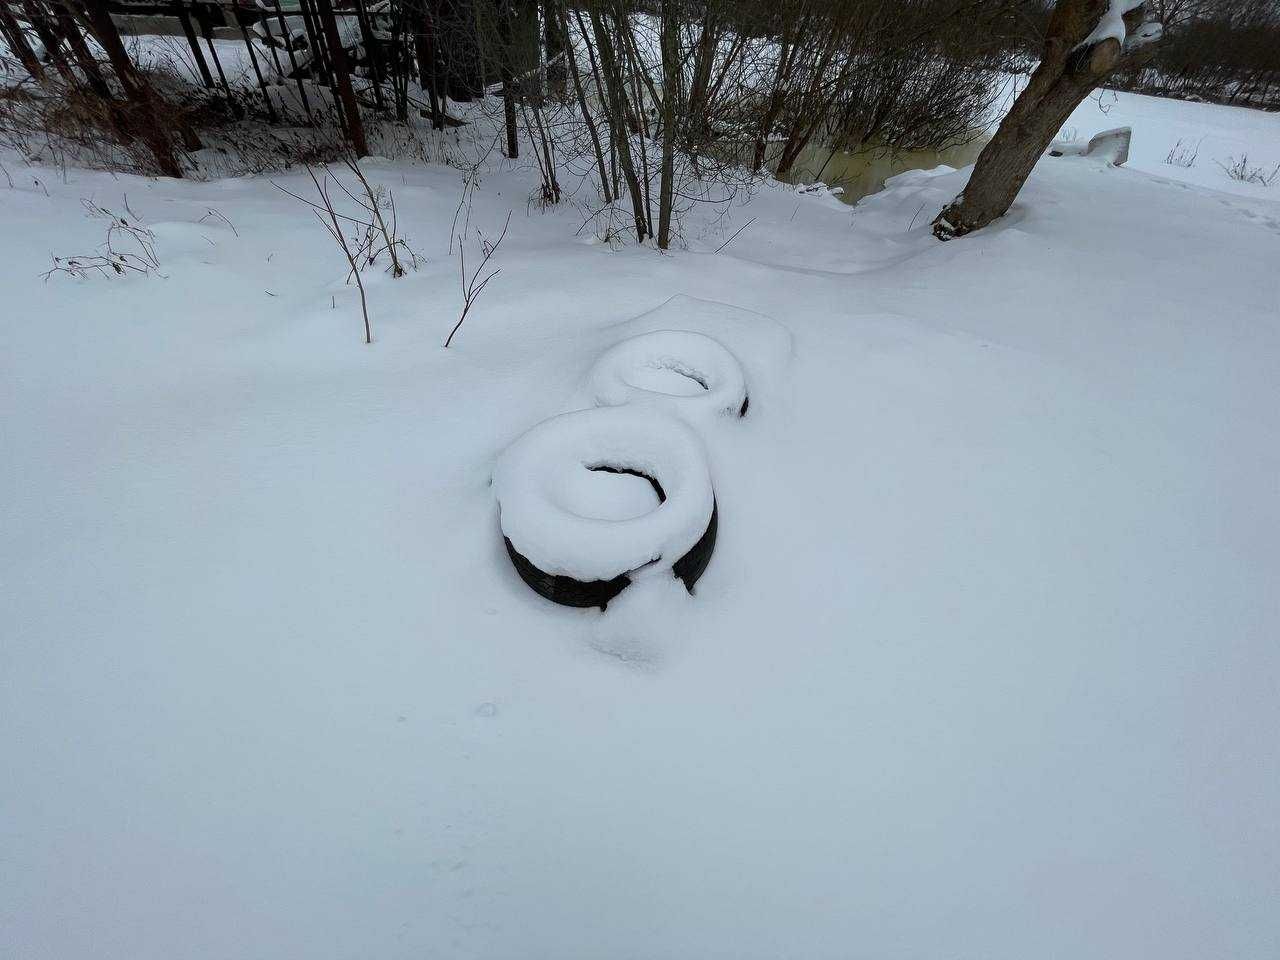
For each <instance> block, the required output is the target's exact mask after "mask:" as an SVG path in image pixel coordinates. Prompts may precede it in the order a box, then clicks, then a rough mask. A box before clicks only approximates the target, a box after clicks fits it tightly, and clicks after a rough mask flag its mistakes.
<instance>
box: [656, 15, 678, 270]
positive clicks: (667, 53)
mask: <svg viewBox="0 0 1280 960" xmlns="http://www.w3.org/2000/svg"><path fill="white" fill-rule="evenodd" d="M679 86H680V18H679V14H678V11H677V10H676V9H675V3H674V0H662V166H661V168H660V170H661V172H660V174H659V176H660V185H659V188H658V247H659V249H662V250H666V249H667V248H668V247H669V246H670V245H671V208H672V205H673V203H674V197H673V191H674V184H675V144H676V101H677V99H678V98H679Z"/></svg>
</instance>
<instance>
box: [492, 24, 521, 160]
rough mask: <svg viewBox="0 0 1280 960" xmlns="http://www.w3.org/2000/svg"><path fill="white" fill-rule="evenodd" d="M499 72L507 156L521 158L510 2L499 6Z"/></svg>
mask: <svg viewBox="0 0 1280 960" xmlns="http://www.w3.org/2000/svg"><path fill="white" fill-rule="evenodd" d="M496 12H497V16H498V72H499V76H501V78H502V117H503V121H504V123H505V124H506V128H507V156H508V157H510V158H511V159H513V160H514V159H515V158H516V157H518V156H520V133H519V131H518V130H517V129H516V93H515V80H514V78H513V76H512V73H511V61H512V58H513V57H514V56H515V43H514V38H513V36H512V30H511V18H512V16H514V12H513V11H512V9H511V3H510V0H507V2H504V3H502V4H500V5H499V6H498V9H497V11H496Z"/></svg>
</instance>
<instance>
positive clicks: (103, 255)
mask: <svg viewBox="0 0 1280 960" xmlns="http://www.w3.org/2000/svg"><path fill="white" fill-rule="evenodd" d="M80 203H81V205H82V206H83V207H84V208H85V211H86V212H87V213H88V215H89V216H90V217H92V218H94V219H99V220H106V221H107V235H106V238H105V239H104V240H103V241H102V243H101V244H100V245H99V247H98V250H97V252H95V253H88V254H80V255H77V256H71V257H54V258H53V266H52V267H50V268H49V269H48V270H46V271H45V272H44V273H43V274H41V276H42V277H43V278H44V280H45V281H46V282H47V281H48V280H49V278H50V277H52V276H53V275H54V274H58V273H62V274H66V275H67V276H69V277H76V278H79V279H83V278H87V277H93V276H97V277H107V278H110V277H123V276H126V275H128V274H131V273H135V274H140V275H141V276H144V277H145V276H149V275H150V274H153V273H158V272H159V270H160V260H159V259H158V258H157V257H156V237H155V234H154V233H152V232H151V231H150V230H148V229H147V228H146V227H145V226H143V225H142V223H141V222H140V221H139V220H138V218H137V216H136V215H134V214H133V212H132V211H129V210H128V200H126V201H125V210H126V211H127V212H128V215H127V216H126V215H125V214H119V213H115V212H114V211H112V210H109V209H107V208H106V207H103V206H100V205H98V204H96V203H94V202H93V201H92V200H88V199H82V200H81V201H80Z"/></svg>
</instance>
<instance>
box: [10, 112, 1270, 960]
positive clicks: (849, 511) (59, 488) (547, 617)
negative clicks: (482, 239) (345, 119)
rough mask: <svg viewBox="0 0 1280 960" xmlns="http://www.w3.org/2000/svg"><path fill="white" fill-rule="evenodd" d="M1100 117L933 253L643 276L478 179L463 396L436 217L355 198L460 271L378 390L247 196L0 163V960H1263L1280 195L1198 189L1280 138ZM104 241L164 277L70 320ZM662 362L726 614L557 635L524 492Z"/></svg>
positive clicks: (410, 313) (927, 242) (392, 347)
mask: <svg viewBox="0 0 1280 960" xmlns="http://www.w3.org/2000/svg"><path fill="white" fill-rule="evenodd" d="M1109 99H1111V95H1110V94H1107V95H1104V100H1109ZM1123 123H1132V124H1133V126H1134V128H1135V130H1134V151H1133V157H1132V159H1131V161H1130V164H1129V165H1128V166H1127V167H1125V168H1120V169H1113V168H1107V167H1103V166H1100V165H1098V164H1096V163H1093V162H1091V161H1088V160H1085V159H1083V158H1062V159H1046V160H1044V161H1043V162H1042V163H1041V164H1040V166H1039V168H1038V169H1037V172H1036V174H1035V175H1034V177H1033V178H1032V180H1031V182H1030V183H1029V185H1028V187H1027V189H1026V191H1025V192H1024V195H1023V197H1022V198H1021V199H1020V201H1019V203H1018V204H1017V206H1016V207H1015V209H1014V210H1013V211H1012V213H1011V214H1010V216H1008V217H1007V218H1005V219H1004V220H1003V221H1001V222H1000V223H999V224H997V225H995V226H993V227H992V228H990V229H988V230H985V231H982V232H981V233H979V234H976V235H974V236H972V237H969V238H965V239H963V240H960V241H956V242H953V243H949V244H945V245H943V244H939V243H937V242H936V241H934V240H932V238H931V237H930V236H929V221H930V219H931V217H932V215H933V213H934V212H936V210H937V209H939V208H940V207H941V205H942V204H943V203H944V202H945V201H946V200H947V199H949V198H950V197H951V196H952V195H953V194H954V193H955V192H956V191H957V190H958V189H959V188H960V186H961V185H962V184H963V181H964V174H963V173H951V172H946V171H935V172H932V173H915V174H908V175H906V176H904V177H902V178H900V179H899V180H897V181H895V183H894V184H893V185H892V187H891V189H889V190H886V191H885V192H883V193H881V194H878V195H876V196H874V197H871V198H868V199H867V200H864V201H863V202H862V203H861V204H859V205H858V206H857V207H854V208H850V207H848V206H845V205H843V204H840V203H839V202H838V201H836V200H834V199H833V198H831V197H830V196H829V195H824V194H823V193H822V192H820V191H819V192H815V193H810V194H799V193H797V192H796V191H795V190H794V188H788V187H785V186H782V185H773V186H770V187H767V188H765V189H764V190H762V191H761V192H760V194H759V195H758V196H756V197H755V198H754V199H753V200H752V201H751V203H750V204H749V205H747V206H744V207H740V208H735V209H734V210H733V211H731V212H730V214H729V215H728V216H726V217H724V218H720V219H716V218H714V217H712V216H711V214H710V212H705V211H698V212H696V213H695V214H694V215H693V217H692V219H690V220H689V221H688V222H687V223H686V225H685V236H686V237H687V239H688V244H689V249H688V250H682V251H675V252H673V253H671V254H670V255H666V256H663V255H659V254H657V253H656V252H654V251H652V250H650V249H635V248H625V249H619V250H613V249H610V248H609V247H608V246H606V245H603V244H600V243H594V242H591V241H590V240H589V239H588V238H587V237H586V236H585V235H577V234H576V233H575V231H576V230H577V228H578V225H579V223H580V222H581V217H580V215H579V213H578V211H576V210H573V209H572V208H569V207H567V206H566V207H564V208H561V209H558V210H552V211H551V212H548V213H545V214H544V213H540V212H538V211H537V209H536V208H530V207H529V206H528V204H527V202H526V200H527V197H528V196H529V193H530V190H531V185H532V183H533V178H532V177H533V175H532V173H531V172H530V171H529V170H528V169H527V168H526V167H521V168H520V169H517V170H515V171H512V170H510V169H503V170H494V171H492V172H490V173H489V174H488V175H487V176H486V177H485V180H484V183H483V184H482V186H481V188H480V189H479V191H478V192H477V195H476V205H475V209H474V211H473V212H472V214H471V222H472V223H473V224H476V225H479V226H480V227H481V228H482V229H484V230H485V231H486V232H489V231H492V233H495V234H496V232H497V230H499V229H500V228H501V225H502V223H503V219H504V218H505V216H506V215H507V213H508V211H511V210H514V211H515V213H514V216H513V218H512V223H511V230H510V233H509V235H508V237H507V239H506V241H505V242H504V244H503V245H502V247H501V249H500V251H499V254H498V255H497V256H496V257H495V265H496V266H499V267H501V270H502V272H501V274H500V275H499V276H498V278H497V279H495V280H494V281H493V283H492V284H491V285H490V287H489V288H488V289H487V290H486V291H485V293H484V295H483V297H482V298H481V299H480V301H479V302H478V303H477V305H476V307H475V308H474V309H473V311H472V313H471V315H470V316H469V317H468V319H467V321H466V323H465V325H464V326H463V327H462V329H461V331H460V333H459V335H458V338H457V340H456V341H455V345H454V347H452V348H451V349H450V350H449V351H444V350H442V349H441V348H440V343H441V342H442V341H443V339H444V337H445V335H446V334H447V332H448V330H449V328H450V327H451V326H452V324H453V323H454V321H455V320H456V318H457V315H458V311H459V309H460V304H459V302H458V292H457V287H458V282H457V274H456V270H457V267H456V262H455V261H453V260H452V259H451V258H450V257H449V256H448V253H447V251H448V248H449V237H448V232H449V223H450V221H451V218H452V217H453V215H454V211H455V209H456V206H457V203H458V198H459V195H460V192H461V175H460V174H459V173H458V171H456V170H453V169H449V168H445V167H438V166H436V167H421V166H411V165H406V164H392V163H389V162H385V161H370V162H368V163H367V164H366V170H367V171H368V173H369V175H370V176H371V178H373V179H375V180H377V181H380V182H383V183H385V184H387V185H389V186H391V187H393V188H394V190H395V193H396V199H397V202H398V206H399V212H400V220H401V223H402V224H404V225H406V226H407V232H408V233H409V234H410V239H411V242H412V243H413V244H414V246H415V247H416V248H417V249H419V250H420V251H421V252H422V253H423V254H425V255H426V256H427V258H428V260H427V263H426V264H425V265H424V266H423V267H422V269H421V270H419V271H418V272H417V273H414V274H411V275H410V276H408V277H405V278H402V279H399V280H393V279H391V278H390V277H386V276H374V275H370V277H369V287H370V291H369V293H370V301H371V304H372V313H373V331H374V337H375V343H374V344H373V345H372V346H370V347H366V346H365V345H363V344H362V342H361V339H362V330H361V327H360V320H359V316H358V307H357V300H356V294H355V290H354V288H353V287H347V286H344V285H343V282H342V281H343V277H344V275H345V271H346V267H345V264H344V263H343V262H342V259H341V255H340V254H339V253H338V252H337V250H336V249H335V248H334V247H333V246H332V244H331V242H330V241H329V240H328V238H327V237H325V236H324V235H323V233H322V232H321V231H320V229H319V227H318V226H317V225H316V224H314V222H312V220H311V216H310V213H309V212H307V211H306V210H305V209H303V208H302V207H301V206H300V205H299V204H298V203H297V202H296V201H294V200H291V199H290V198H288V197H287V196H285V195H284V194H282V193H280V192H279V191H277V190H275V189H274V188H272V187H271V186H270V184H268V183H267V182H266V181H265V180H263V179H260V178H254V179H250V178H246V179H237V180H227V181H220V182H214V183H187V182H182V183H177V182H167V181H146V180H140V179H136V178H127V177H119V178H116V177H111V176H109V175H105V174H95V173H85V172H77V171H71V172H69V173H68V174H67V176H66V179H65V180H64V179H61V178H60V177H59V175H58V174H57V173H56V172H55V171H51V170H31V169H28V168H23V167H20V166H18V165H17V164H16V163H15V162H14V161H13V160H12V158H6V159H5V163H6V166H7V167H8V168H9V170H10V172H11V173H12V174H13V177H14V181H15V185H14V188H13V189H9V190H0V217H2V218H3V223H4V230H3V231H2V232H0V244H2V245H3V250H2V251H0V262H3V263H4V265H5V266H4V276H5V279H6V284H5V286H6V297H5V305H6V308H5V310H4V315H3V318H2V319H0V322H2V323H3V324H4V330H3V334H4V342H5V349H4V351H3V353H2V354H0V404H2V409H3V410H4V414H3V420H2V421H0V426H2V429H3V440H2V448H3V457H2V458H0V535H2V536H3V545H2V549H0V626H2V628H3V631H4V639H3V644H2V645H0V657H2V658H3V659H2V660H0V685H2V686H0V709H2V711H3V714H2V716H0V730H3V733H2V734H0V760H2V761H3V769H5V770H6V771H7V775H6V776H4V777H3V778H2V779H0V859H2V860H3V869H0V940H2V942H3V951H0V952H3V953H4V954H5V955H9V956H14V957H21V958H45V957H49V958H58V960H67V958H78V957H86V958H88V957H93V958H127V960H147V958H164V960H171V958H174V957H184V958H201V960H203V958H209V960H212V958H218V960H224V958H249V957H263V958H268V957H269V958H273V960H275V958H307V960H324V958H354V957H370V958H379V960H389V958H398V957H404V958H410V957H412V958H423V957H441V958H451V960H452V958H467V957H483V958H508V957H510V958H516V957H521V958H523V957H554V958H566V957H582V958H595V957H610V958H623V957H636V958H652V957H699V958H707V957H725V958H730V957H732V958H745V957H759V958H778V957H797V958H815V957H832V958H835V957H841V958H844V957H859V958H861V957H865V958H869V960H870V958H875V960H897V958H904V960H905V958H926V957H928V958H934V957H948V958H974V960H979V958H981V960H1003V958H1009V960H1014V958H1017V960H1024V958H1028V957H1034V958H1054V957H1063V958H1073V960H1076V958H1081V957H1091V958H1125V960H1132V958H1135V957H1160V958H1162V960H1179V958H1187V960H1203V958H1206V957H1242V958H1264V957H1273V956H1275V955H1276V953H1277V951H1280V910H1277V909H1276V904H1277V902H1280V879H1278V876H1277V871H1276V863H1277V862H1278V860H1277V858H1278V857H1280V820H1278V819H1277V817H1276V814H1275V811H1276V810H1277V809H1280V756H1278V738H1277V733H1276V731H1277V730H1280V696H1278V694H1280V689H1278V685H1277V669H1278V668H1280V651H1278V649H1277V644H1276V640H1277V637H1278V636H1280V599H1277V598H1278V597H1280V593H1278V592H1277V590H1276V584H1277V582H1280V540H1278V538H1280V496H1278V494H1280V403H1278V402H1277V401H1280V378H1278V377H1277V374H1278V372H1280V367H1278V365H1280V315H1278V314H1280V271H1277V265H1278V264H1280V202H1277V201H1280V187H1277V188H1273V190H1272V192H1271V193H1267V191H1266V189H1265V188H1262V187H1257V186H1253V187H1250V186H1247V185H1239V184H1234V183H1232V182H1230V181H1228V180H1227V179H1226V178H1225V177H1224V176H1223V175H1222V174H1221V171H1218V170H1217V169H1216V168H1215V167H1213V166H1212V165H1211V162H1212V158H1213V157H1215V156H1216V155H1217V154H1218V153H1222V154H1224V155H1225V154H1226V153H1227V152H1228V151H1236V150H1239V151H1244V150H1247V151H1248V153H1249V154H1250V156H1251V157H1252V156H1256V157H1257V159H1258V161H1259V162H1266V161H1268V160H1269V159H1270V158H1274V159H1275V160H1280V117H1278V116H1276V115H1274V114H1273V115H1266V114H1254V113H1248V112H1246V111H1233V110H1228V109H1226V108H1220V107H1210V106H1206V105H1196V104H1182V103H1172V102H1163V101H1156V100H1151V99H1149V98H1141V97H1120V98H1118V100H1117V101H1116V103H1115V108H1114V109H1112V110H1111V111H1110V113H1109V114H1108V115H1106V116H1103V115H1101V114H1100V113H1099V111H1098V108H1097V105H1096V104H1092V103H1086V105H1085V106H1084V107H1083V108H1082V110H1081V111H1080V112H1078V113H1077V116H1076V117H1075V118H1073V120H1072V124H1071V125H1074V126H1076V127H1078V130H1077V133H1078V135H1080V136H1082V137H1085V138H1087V137H1088V136H1089V135H1090V134H1092V133H1095V132H1097V131H1098V130H1102V129H1105V128H1108V127H1114V126H1117V125H1119V124H1123ZM1184 135H1185V136H1196V137H1199V136H1201V135H1205V136H1206V138H1207V139H1206V141H1205V142H1206V144H1208V145H1209V149H1207V150H1205V149H1202V159H1201V161H1200V162H1199V164H1198V165H1197V166H1196V167H1195V168H1192V169H1190V170H1185V169H1181V168H1175V167H1170V166H1166V165H1164V164H1162V163H1161V162H1160V161H1161V160H1162V159H1163V157H1164V154H1165V153H1166V152H1167V150H1168V149H1169V147H1170V146H1172V145H1173V142H1174V141H1175V140H1176V139H1178V138H1179V137H1182V136H1184ZM1272 162H1274V161H1272ZM35 179H38V181H39V183H35V182H33V181H34V180H35ZM281 182H282V183H283V184H284V185H286V186H289V187H290V188H291V189H294V190H295V191H302V190H305V189H308V188H309V187H308V184H307V182H306V180H305V178H304V177H301V176H297V175H291V176H287V177H284V178H281ZM46 191H47V193H46ZM125 195H127V200H128V205H129V207H130V208H131V209H133V210H135V211H136V212H137V213H138V215H139V216H140V217H141V218H142V219H143V220H144V221H145V222H146V223H148V224H149V225H150V226H151V227H152V228H153V229H154V231H155V233H156V235H157V237H158V254H159V257H160V260H161V264H162V271H161V272H162V273H163V274H164V276H163V277H161V276H152V277H130V278H126V279H123V280H111V281H108V280H88V281H83V282H77V281H74V280H71V279H69V278H66V277H62V276H55V277H53V278H51V279H50V280H49V282H47V283H45V282H42V281H41V279H40V274H41V272H42V271H44V270H45V269H46V268H47V267H48V263H49V256H50V254H58V255H65V254H70V253H80V252H85V251H90V250H92V249H93V248H94V247H95V246H96V245H97V244H98V243H99V242H100V241H101V239H102V234H103V224H102V223H101V221H97V220H92V219H87V218H85V216H84V215H83V214H84V212H83V209H82V207H81V203H80V201H81V198H86V197H89V198H92V199H94V200H96V201H97V202H98V203H100V204H103V205H105V206H108V207H110V208H112V209H119V208H121V207H122V206H123V197H124V196H125ZM211 210H214V211H217V213H218V214H219V215H220V217H219V216H211V215H210V213H209V212H210V211H211ZM752 217H754V218H755V221H754V222H753V223H751V225H750V226H749V227H748V228H747V229H746V230H744V231H743V232H742V233H741V235H740V236H738V237H737V238H736V239H734V240H733V241H732V242H731V243H730V244H729V245H728V246H726V247H725V248H724V249H723V250H722V251H721V252H720V253H718V254H714V253H712V252H711V251H713V250H714V249H715V248H716V247H718V246H720V244H722V243H723V242H724V241H725V240H726V239H727V238H729V237H730V236H731V235H732V234H733V233H734V231H735V230H737V229H738V228H739V227H741V226H742V225H743V224H746V223H747V222H748V221H750V220H751V218H752ZM222 218H225V221H224V219H222ZM491 235H492V234H491ZM672 298H675V299H672ZM673 326H678V327H680V328H684V329H691V330H695V331H697V332H701V333H705V334H707V335H709V336H712V337H714V338H716V339H717V340H719V341H721V342H722V343H724V344H725V345H726V346H727V347H728V348H729V349H730V350H731V351H732V352H733V353H734V355H735V356H737V357H738V358H739V359H740V360H741V361H742V362H743V364H744V366H745V367H746V373H747V379H748V382H749V384H750V390H751V410H750V415H749V416H748V417H746V418H744V419H741V420H737V419H722V420H721V421H720V422H718V423H716V424H714V429H707V430H705V431H704V432H703V439H704V441H705V444H706V447H707V450H708V454H709V457H710V461H711V466H712V470H713V473H714V477H715V483H716V496H717V498H718V503H719V511H720V533H719V540H718V544H717V549H716V553H715V556H714V558H713V560H712V563H711V566H710V567H709V568H708V570H707V573H706V575H705V576H704V577H703V579H702V580H701V581H700V582H699V584H698V587H697V592H696V596H693V597H690V596H688V595H687V594H686V593H685V592H684V590H683V588H682V587H680V586H679V584H675V585H674V587H672V586H670V585H668V587H667V588H665V589H664V588H660V586H659V585H657V584H644V585H643V586H644V587H645V589H643V590H639V589H635V590H628V591H627V592H626V593H624V594H623V595H622V596H621V597H619V599H618V600H617V601H616V602H615V604H611V605H610V608H609V611H608V613H607V614H605V615H604V616H601V615H600V614H599V613H598V612H595V611H576V610H569V609H565V608H559V607H556V606H554V605H552V604H550V603H547V602H546V601H543V600H542V599H540V598H539V597H537V596H535V595H534V594H533V593H532V592H530V591H529V590H528V589H527V588H526V587H525V586H524V584H523V583H522V582H521V581H520V580H519V579H518V577H517V576H516V574H515V572H514V571H513V569H512V568H511V565H510V563H509V562H508V560H507V557H506V555H505V553H504V550H503V547H502V541H501V538H500V536H499V534H498V528H497V521H496V508H495V502H494V494H493V490H492V489H491V487H490V485H489V479H490V475H491V472H492V470H493V466H494V462H495V458H496V457H497V455H498V454H499V452H500V451H501V450H502V449H503V448H504V447H506V446H507V445H508V444H509V443H510V442H511V441H512V440H513V439H514V438H516V437H517V436H519V435H521V434H522V433H524V432H525V431H526V430H528V429H529V428H530V427H531V426H533V425H534V424H536V423H537V422H539V421H540V420H542V419H544V418H546V417H548V416H551V415H553V414H556V413H559V412H561V411H563V410H566V409H572V408H573V407H574V406H575V405H580V406H585V405H588V404H587V403H584V402H583V397H584V394H585V393H586V392H587V375H588V371H589V370H590V368H591V366H592V364H593V363H594V362H595V361H596V360H597V358H598V357H599V356H600V355H601V354H602V353H603V352H604V351H605V350H607V349H608V348H609V347H611V346H612V345H614V344H616V343H618V342H619V341H621V340H623V339H625V338H627V337H630V336H634V335H636V334H639V333H643V332H648V331H652V330H661V329H671V328H672V327H673ZM637 586H640V585H637Z"/></svg>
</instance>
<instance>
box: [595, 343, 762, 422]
mask: <svg viewBox="0 0 1280 960" xmlns="http://www.w3.org/2000/svg"><path fill="white" fill-rule="evenodd" d="M588 390H589V391H590V392H591V394H592V397H593V398H594V400H595V402H596V404H597V405H599V406H606V407H614V406H619V405H621V404H624V403H642V404H659V405H661V406H663V407H664V408H666V409H668V410H670V411H671V412H672V413H678V414H680V415H682V416H687V417H688V416H692V417H700V418H703V417H705V418H715V417H724V416H735V415H741V414H745V413H746V408H747V381H746V378H745V377H744V376H743V373H742V365H741V364H740V363H738V360H737V358H736V357H735V356H734V355H733V354H732V353H730V352H729V351H728V350H727V349H726V348H725V347H724V345H723V344H721V343H720V342H719V341H717V340H714V339H712V338H711V337H708V336H705V335H703V334H701V333H693V332H691V331H689V330H655V331H653V332H652V333H643V334H640V335H639V336H636V337H631V338H629V339H627V340H623V341H622V342H621V343H619V344H617V345H616V346H614V347H612V348H610V349H609V350H607V351H605V353H604V354H603V355H602V356H601V357H600V359H599V360H598V361H596V364H595V366H593V367H592V368H591V372H590V374H589V375H588Z"/></svg>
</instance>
